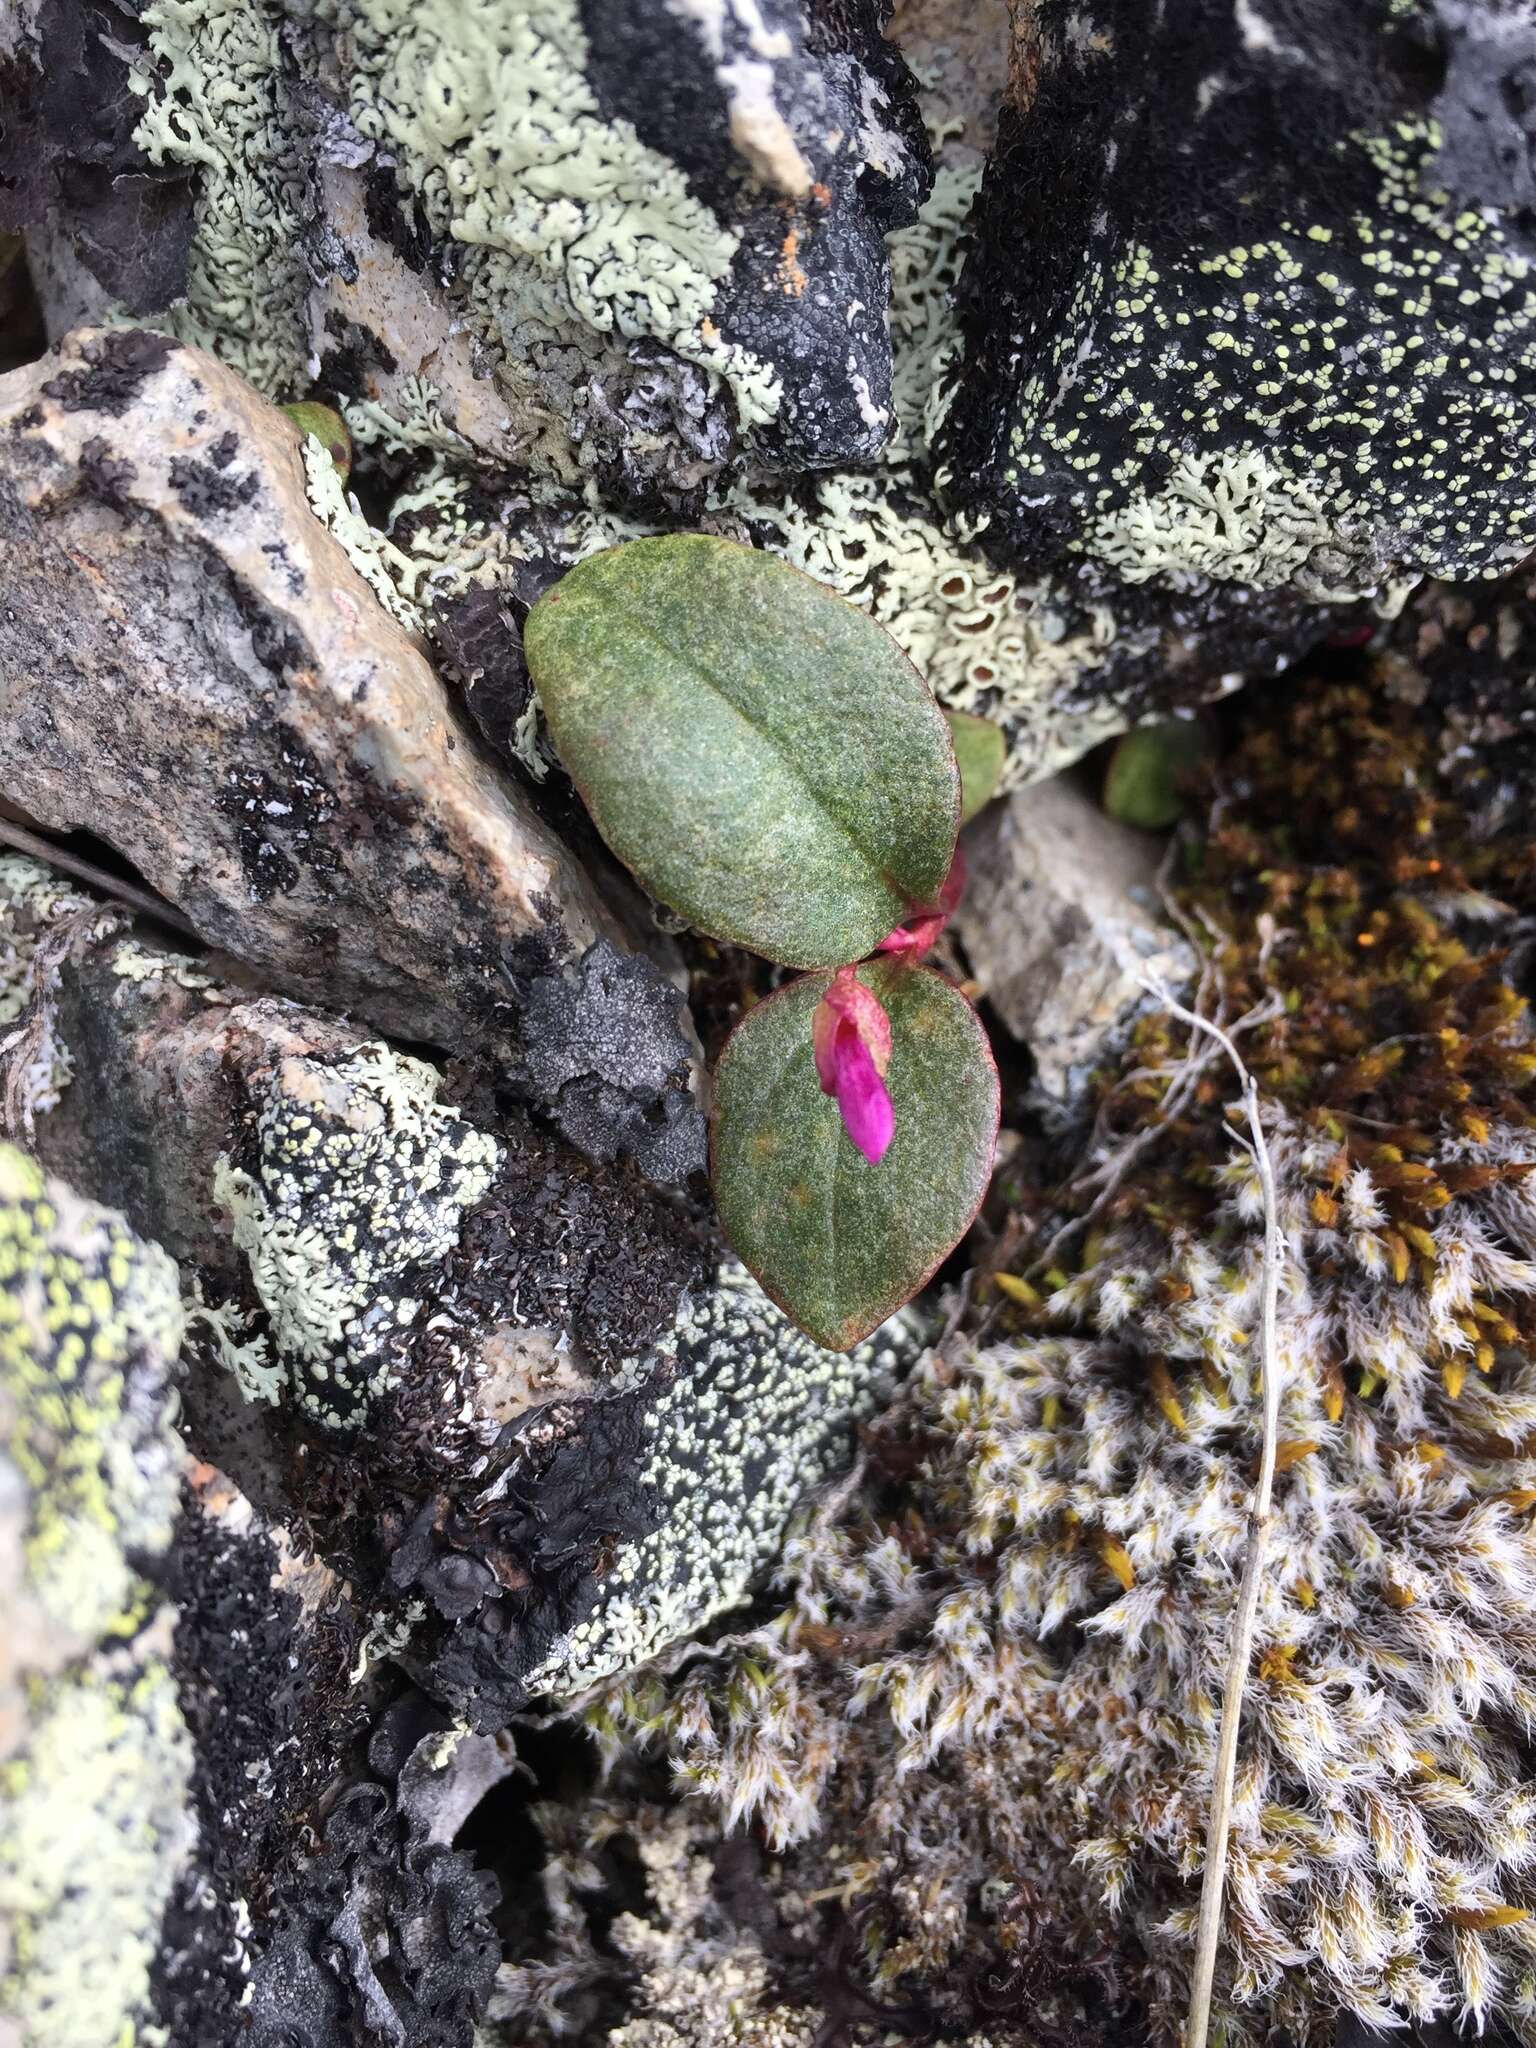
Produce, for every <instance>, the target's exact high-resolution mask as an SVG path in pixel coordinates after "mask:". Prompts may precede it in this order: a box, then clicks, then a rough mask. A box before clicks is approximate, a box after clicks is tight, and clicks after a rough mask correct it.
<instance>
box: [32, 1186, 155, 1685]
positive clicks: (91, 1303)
mask: <svg viewBox="0 0 1536 2048" xmlns="http://www.w3.org/2000/svg"><path fill="white" fill-rule="evenodd" d="M181 1329H182V1311H181V1303H180V1298H179V1295H178V1292H177V1281H176V1269H175V1267H174V1265H173V1264H172V1263H171V1261H170V1259H168V1258H167V1257H166V1255H165V1253H164V1252H162V1251H161V1250H160V1249H159V1247H158V1246H155V1245H147V1244H144V1243H142V1242H141V1241H140V1240H139V1239H138V1238H136V1237H135V1236H134V1234H133V1233H132V1231H130V1230H129V1229H128V1227H127V1225H126V1224H125V1223H123V1222H122V1220H121V1219H120V1218H119V1217H117V1216H115V1215H114V1214H113V1212H112V1211H110V1210H106V1209H97V1208H95V1207H93V1206H92V1205H90V1204H87V1203H84V1202H80V1201H78V1200H76V1199H75V1198H74V1197H73V1196H71V1195H70V1194H69V1193H68V1191H67V1190H65V1189H64V1188H62V1187H61V1186H59V1184H57V1183H55V1182H49V1181H45V1178H44V1175H43V1173H42V1170H41V1168H40V1167H39V1166H38V1165H37V1164H36V1162H35V1161H33V1160H32V1159H30V1158H28V1157H27V1155H26V1154H24V1153H22V1152H20V1151H17V1150H16V1149H14V1148H13V1147H9V1146H6V1147H0V1391H3V1395H4V1398H5V1400H6V1402H7V1404H8V1406H9V1408H10V1410H11V1415H10V1420H9V1424H8V1432H7V1434H8V1440H9V1441H8V1450H7V1455H8V1457H9V1458H10V1460H11V1461H12V1462H13V1464H14V1465H15V1467H16V1469H17V1471H18V1472H19V1474H20V1477H21V1480H22V1483H23V1485H24V1486H25V1487H26V1489H27V1494H28V1500H29V1506H28V1510H27V1516H28V1520H27V1527H26V1533H25V1536H24V1540H23V1553H22V1555H23V1566H24V1571H25V1583H26V1592H27V1598H28V1600H29V1601H30V1602H35V1603H36V1604H37V1605H38V1606H39V1607H40V1609H41V1610H42V1614H43V1615H44V1616H45V1617H46V1621H47V1625H48V1627H49V1628H50V1629H53V1630H58V1631H63V1632H65V1633H66V1634H67V1635H68V1636H70V1637H73V1638H74V1639H76V1640H77V1641H78V1642H79V1644H80V1645H81V1647H82V1648H83V1647H84V1646H85V1645H87V1644H89V1643H92V1642H94V1641H95V1640H96V1639H97V1638H98V1637H100V1636H103V1635H105V1634H107V1633H108V1632H109V1631H111V1630H114V1629H120V1628H122V1627H123V1626H124V1625H125V1624H126V1623H128V1622H129V1621H130V1620H131V1618H132V1616H133V1615H134V1613H135V1611H136V1609H137V1607H138V1605H139V1604H140V1602H141V1600H142V1597H143V1581H142V1579H141V1578H140V1577H139V1575H138V1573H137V1571H136V1570H135V1568H134V1566H133V1565H132V1564H131V1563H130V1562H129V1559H130V1557H131V1556H132V1555H135V1554H138V1553H143V1554H146V1555H151V1554H153V1553H154V1552H156V1551H158V1550H162V1549H164V1547H165V1544H166V1542H167V1541H168V1540H169V1535H170V1526H171V1518H172V1515H173V1513H174V1509H175V1497H176V1474H177V1470H178V1456H179V1454H178V1452H177V1450H176V1447H175V1442H174V1439H173V1437H172V1436H171V1434H170V1431H169V1429H168V1428H167V1427H166V1419H165V1400H166V1396H165V1389H164V1385H163V1380H164V1375H165V1371H166V1367H167V1362H168V1361H169V1360H171V1359H174V1358H175V1356H176V1353H177V1351H178V1349H179V1347H180V1342H181Z"/></svg>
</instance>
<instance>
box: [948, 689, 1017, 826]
mask: <svg viewBox="0 0 1536 2048" xmlns="http://www.w3.org/2000/svg"><path fill="white" fill-rule="evenodd" d="M944 716H945V717H946V718H947V719H948V720H949V736H950V738H951V739H952V740H953V741H954V743H955V759H956V761H957V762H958V763H959V766H960V823H961V824H962V825H969V823H970V822H971V820H972V818H974V817H975V816H976V814H977V812H978V811H981V810H984V809H985V808H986V806H987V805H988V804H989V803H990V802H991V801H992V799H993V797H994V796H995V795H996V793H997V785H998V784H999V783H1000V782H1001V781H1002V779H1003V767H1004V764H1005V763H1006V762H1007V759H1008V741H1007V738H1006V736H1005V734H1004V732H1003V729H1002V727H1001V726H1000V725H994V724H993V723H992V721H991V719H990V718H978V717H977V716H976V714H975V712H974V711H946V712H945V714H944Z"/></svg>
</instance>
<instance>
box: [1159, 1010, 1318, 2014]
mask: <svg viewBox="0 0 1536 2048" xmlns="http://www.w3.org/2000/svg"><path fill="white" fill-rule="evenodd" d="M1145 985H1146V986H1147V987H1148V988H1149V989H1150V990H1151V992H1152V993H1153V994H1154V995H1155V996H1157V998H1158V1000H1159V1001H1160V1002H1163V1003H1166V1004H1167V1007H1168V1009H1169V1011H1170V1013H1171V1014H1172V1015H1173V1016H1175V1017H1177V1018H1178V1019H1179V1020H1180V1022H1181V1023H1185V1024H1188V1025H1189V1027H1190V1029H1191V1030H1192V1031H1203V1032H1204V1033H1205V1034H1206V1036H1207V1037H1209V1038H1212V1039H1214V1040H1215V1041H1216V1043H1217V1044H1218V1045H1219V1046H1220V1047H1221V1049H1222V1051H1223V1052H1225V1054H1226V1056H1227V1058H1228V1059H1229V1060H1230V1061H1231V1062H1232V1067H1233V1070H1234V1072H1235V1073H1236V1075H1237V1077H1238V1080H1239V1081H1240V1083H1241V1084H1242V1090H1243V1108H1244V1111H1245V1112H1246V1114H1247V1118H1248V1130H1249V1134H1250V1137H1251V1140H1252V1149H1253V1158H1254V1164H1255V1165H1256V1166H1257V1168H1258V1173H1259V1186H1260V1189H1261V1190H1262V1193H1263V1198H1264V1269H1263V1289H1262V1295H1261V1307H1260V1315H1259V1333H1260V1335H1259V1373H1260V1392H1261V1401H1262V1422H1261V1431H1262V1434H1261V1437H1260V1441H1259V1476H1258V1479H1257V1480H1256V1482H1255V1484H1254V1489H1253V1499H1252V1501H1251V1502H1250V1504H1249V1509H1248V1554H1247V1557H1246V1559H1245V1560H1244V1563H1243V1580H1242V1585H1241V1586H1240V1587H1239V1589H1238V1596H1237V1610H1236V1613H1235V1615H1234V1616H1233V1625H1232V1642H1231V1645H1230V1648H1229V1651H1228V1655H1227V1682H1226V1686H1225V1689H1224V1691H1223V1694H1222V1702H1221V1728H1220V1732H1219V1734H1218V1737H1217V1743H1216V1774H1215V1779H1214V1781H1213V1783H1212V1786H1211V1817H1210V1825H1209V1828H1208V1830H1207V1834H1206V1845H1205V1876H1204V1879H1203V1881H1202V1883H1201V1887H1200V1920H1199V1926H1198V1929H1197V1932H1196V1936H1195V1963H1194V1972H1193V1976H1192V1978H1191V1982H1190V1993H1189V2023H1188V2025H1187V2027H1186V2029H1185V2033H1184V2048H1205V2044H1206V2039H1207V2036H1208V2034H1209V2032H1210V2024H1211V1991H1212V1987H1213V1985H1214V1983H1215V1979H1216V1948H1217V1943H1218V1941H1219V1939H1220V1935H1221V1908H1222V1894H1223V1892H1224V1890H1225V1886H1226V1876H1227V1850H1228V1837H1229V1835H1230V1833H1231V1821H1232V1791H1233V1785H1234V1783H1235V1780H1236V1776H1237V1736H1238V1727H1239V1724H1240V1722H1241V1720H1242V1714H1243V1694H1244V1692H1245V1690H1246V1689H1247V1684H1248V1668H1249V1665H1250V1664H1251V1663H1252V1661H1253V1638H1254V1629H1255V1624H1256V1622H1257V1619H1258V1611H1259V1588H1260V1586H1261V1585H1262V1583H1263V1576H1264V1564H1265V1559H1266V1555H1267V1553H1268V1549H1269V1533H1270V1523H1271V1519H1272V1517H1271V1501H1272V1499H1273V1496H1274V1490H1275V1450H1276V1446H1277V1443H1278V1440H1279V1434H1280V1428H1279V1425H1280V1360H1279V1346H1278V1342H1277V1336H1276V1330H1277V1324H1278V1317H1279V1300H1280V1267H1281V1263H1282V1260H1283V1258H1284V1245H1283V1243H1282V1241H1281V1237H1280V1213H1279V1204H1278V1202H1277V1201H1276V1197H1275V1169H1274V1162H1273V1160H1272V1159H1271V1158H1270V1156H1269V1146H1268V1144H1267V1142H1266V1140H1265V1137H1264V1125H1263V1121H1262V1119H1261V1117H1260V1115H1259V1090H1258V1084H1257V1083H1256V1082H1255V1080H1254V1078H1253V1076H1252V1074H1250V1073H1249V1071H1248V1069H1247V1067H1246V1066H1245V1065H1244V1063H1243V1058H1242V1055H1241V1053H1239V1051H1238V1049H1237V1047H1236V1046H1235V1045H1234V1044H1233V1042H1232V1039H1231V1037H1230V1036H1229V1035H1228V1033H1227V1032H1225V1031H1223V1030H1222V1028H1221V1026H1220V1025H1219V1024H1213V1023H1212V1022H1211V1020H1210V1018H1209V1017H1201V1016H1199V1015H1197V1014H1196V1012H1195V1011H1193V1010H1186V1009H1185V1008H1184V1007H1183V1005H1182V1004H1180V1003H1177V1002H1175V1001H1174V1000H1173V998H1172V997H1171V996H1170V995H1169V994H1168V993H1167V991H1166V990H1165V989H1161V988H1159V987H1157V985H1156V984H1155V983H1153V982H1148V983H1146V984H1145Z"/></svg>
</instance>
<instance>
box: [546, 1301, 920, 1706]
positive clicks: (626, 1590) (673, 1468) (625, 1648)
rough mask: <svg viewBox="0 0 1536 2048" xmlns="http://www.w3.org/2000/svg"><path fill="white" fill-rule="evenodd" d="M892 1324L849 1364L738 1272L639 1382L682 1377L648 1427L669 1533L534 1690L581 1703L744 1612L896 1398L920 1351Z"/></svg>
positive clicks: (626, 1557)
mask: <svg viewBox="0 0 1536 2048" xmlns="http://www.w3.org/2000/svg"><path fill="white" fill-rule="evenodd" d="M918 1342H919V1336H918V1328H917V1325H916V1323H915V1322H914V1321H912V1320H911V1319H910V1318H908V1317H907V1316H905V1315H902V1316H896V1317H893V1318H892V1320H891V1321H890V1322H889V1323H887V1324H886V1325H885V1327H884V1328H883V1329H882V1330H881V1331H879V1332H878V1333H877V1334H876V1335H875V1336H874V1337H872V1338H870V1339H869V1341H868V1342H867V1343H864V1344H861V1345H859V1346H858V1347H857V1348H856V1349H855V1350H853V1351H850V1352H835V1351H823V1350H821V1349H820V1348H819V1347H818V1346H817V1345H815V1344H813V1343H811V1341H810V1339H809V1338H807V1337H803V1336H801V1334H800V1332H799V1331H798V1330H796V1329H795V1327H794V1325H793V1324H792V1323H791V1322H790V1321H789V1319H788V1318H787V1317H786V1316H784V1315H783V1314H781V1313H780V1311H779V1310H778V1309H776V1308H775V1307H774V1306H773V1304H772V1302H770V1301H769V1299H768V1297H767V1296H766V1295H765V1294H764V1293H763V1291H762V1289H761V1288H760V1287H759V1286H758V1285H757V1283H756V1282H755V1281H754V1280H752V1279H751V1278H750V1277H749V1276H748V1275H747V1273H746V1272H745V1271H744V1270H743V1269H742V1268H741V1267H740V1266H735V1265H731V1266H727V1267H725V1268H724V1269H723V1270H722V1272H721V1274H720V1277H719V1280H718V1282H717V1284H716V1285H715V1287H714V1288H713V1289H712V1290H711V1291H710V1292H709V1294H707V1295H706V1296H705V1297H704V1298H703V1299H702V1300H701V1301H699V1302H698V1303H696V1304H694V1305H693V1306H692V1307H690V1308H689V1309H688V1310H687V1311H686V1312H685V1313H684V1315H683V1316H682V1317H680V1318H679V1321H678V1324H677V1327H676V1329H675V1330H674V1331H673V1332H672V1333H671V1335H670V1336H669V1337H668V1338H667V1339H666V1340H665V1342H664V1343H663V1344H662V1345H661V1346H659V1347H658V1351H657V1355H656V1357H655V1358H653V1359H652V1360H651V1361H649V1362H647V1363H646V1364H644V1365H643V1367H637V1368H634V1372H636V1373H638V1376H639V1377H641V1378H649V1376H650V1374H651V1373H652V1372H653V1371H655V1370H656V1369H657V1367H658V1366H663V1367H666V1368H669V1369H670V1371H671V1377H670V1380H669V1383H668V1384H667V1385H666V1387H665V1388H664V1389H663V1390H662V1391H661V1392H660V1393H659V1394H658V1395H657V1396H656V1398H655V1400H654V1401H653V1402H652V1404H651V1405H650V1407H649V1408H648V1410H647V1412H646V1416H645V1432H646V1439H647V1445H648V1448H647V1452H646V1457H645V1465H644V1470H643V1474H642V1482H641V1483H642V1485H643V1486H644V1487H645V1488H646V1489H647V1491H648V1492H649V1493H651V1494H652V1496H653V1497H654V1498H655V1499H656V1500H657V1502H658V1503H659V1507H660V1514H661V1521H660V1526H659V1527H658V1528H657V1529H656V1531H655V1532H654V1533H653V1534H652V1535H650V1536H646V1537H644V1538H642V1539H641V1540H640V1541H639V1542H638V1543H632V1544H629V1545H627V1546H626V1547H625V1548H624V1549H622V1550H621V1551H620V1552H619V1553H618V1555H617V1557H616V1558H615V1560H614V1563H613V1566H612V1569H611V1570H610V1571H609V1572H608V1573H607V1574H606V1576H605V1577H604V1578H603V1581H602V1589H601V1592H600V1594H599V1598H598V1604H597V1607H596V1609H595V1610H594V1612H593V1613H592V1615H591V1616H590V1617H589V1618H588V1619H587V1620H586V1621H584V1622H582V1623H581V1624H580V1625H579V1626H578V1627H576V1628H575V1629H573V1630H572V1631H571V1633H570V1634H569V1635H568V1636H567V1637H566V1638H565V1639H564V1640H563V1641H562V1642H561V1643H560V1644H559V1645H558V1646H557V1647H556V1649H555V1650H554V1652H553V1653H552V1654H551V1656H550V1657H549V1659H548V1660H547V1662H546V1663H545V1664H544V1665H543V1666H542V1667H540V1669H539V1670H537V1671H535V1672H534V1673H532V1674H531V1675H530V1677H529V1678H528V1680H527V1685H528V1690H529V1692H530V1693H538V1692H550V1693H559V1694H563V1695H567V1696H569V1695H572V1694H575V1693H579V1692H582V1691H584V1690H585V1689H586V1688H587V1687H588V1686H591V1685H594V1684H596V1683H597V1682H598V1680H600V1679H603V1678H607V1677H611V1676H612V1675H613V1674H614V1673H616V1672H622V1671H632V1670H634V1669H635V1667H636V1666H637V1665H640V1664H643V1663H644V1662H645V1661H646V1659H647V1658H649V1657H653V1656H655V1655H656V1653H657V1652H658V1651H659V1650H662V1649H664V1648H666V1646H667V1645H668V1644H669V1643H674V1642H676V1641H677V1640H678V1639H679V1638H681V1637H684V1636H686V1635H688V1634H690V1633H691V1632H692V1631H694V1630H696V1629H699V1628H702V1627H703V1626H704V1624H705V1623H706V1622H707V1621H709V1620H710V1619H711V1618H712V1617H713V1616H714V1615H717V1614H719V1613H721V1612H722V1611H723V1610H724V1609H726V1608H728V1607H732V1606H735V1605H736V1604H737V1603H738V1602H739V1601H741V1600H742V1599H743V1598H744V1596H745V1595H746V1592H747V1590H748V1588H749V1587H750V1586H751V1584H752V1582H753V1580H754V1579H755V1578H756V1577H757V1576H758V1575H759V1574H760V1573H762V1572H763V1571H765V1570H766V1569H767V1567H768V1565H769V1564H770V1563H771V1562H772V1560H773V1558H774V1557H775V1555H776V1554H777V1552H778V1548H779V1545H780V1542H781V1540H782V1538H783V1534H784V1529H785V1526H786V1524H787V1523H788V1522H789V1520H790V1517H791V1515H792V1514H793V1512H794V1509H795V1506H796V1504H797V1503H798V1502H799V1500H800V1499H801V1497H802V1496H803V1495H804V1494H805V1493H806V1492H807V1491H808V1490H809V1489H810V1488H812V1487H814V1486H816V1485H817V1484H818V1483H819V1482H820V1481H821V1480H822V1479H824V1478H826V1477H827V1476H828V1474H829V1473H832V1472H835V1471H836V1470H838V1468H839V1467H840V1466H842V1465H845V1464H847V1463H848V1462H849V1459H850V1457H851V1455H852V1434H851V1429H852V1424H853V1423H854V1422H855V1421H856V1420H857V1419H858V1418H860V1417H861V1416H866V1415H869V1414H872V1413H873V1412H874V1411H875V1410H876V1409H877V1408H878V1407H879V1406H880V1405H881V1403H882V1402H883V1401H884V1400H885V1399H887V1398H888V1397H889V1394H890V1391H891V1389H892V1387H893V1386H894V1384H895V1381H896V1379H897V1377H898V1375H899V1374H900V1372H901V1371H902V1369H903V1368H904V1367H905V1366H907V1365H908V1364H910V1363H911V1361H912V1359H913V1358H914V1357H915V1355H916V1352H917V1348H918Z"/></svg>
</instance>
